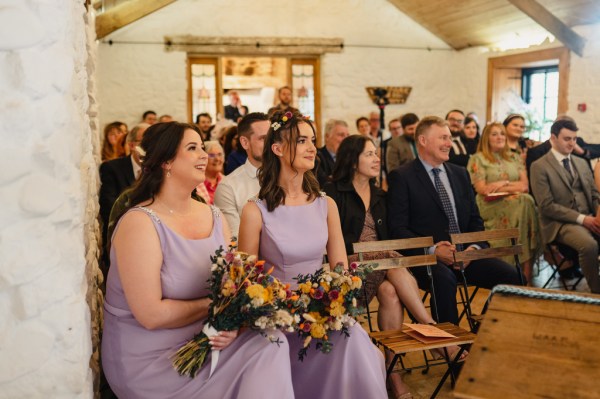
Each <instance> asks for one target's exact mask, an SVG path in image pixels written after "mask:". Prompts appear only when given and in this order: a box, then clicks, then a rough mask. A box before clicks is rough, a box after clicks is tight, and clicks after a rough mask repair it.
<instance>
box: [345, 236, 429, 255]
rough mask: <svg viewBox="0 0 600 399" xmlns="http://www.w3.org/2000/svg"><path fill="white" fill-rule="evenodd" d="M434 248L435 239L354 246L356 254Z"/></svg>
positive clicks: (374, 242)
mask: <svg viewBox="0 0 600 399" xmlns="http://www.w3.org/2000/svg"><path fill="white" fill-rule="evenodd" d="M431 246H433V237H415V238H403V239H399V240H384V241H366V242H355V243H354V244H352V247H353V248H354V253H359V252H379V251H402V250H405V249H414V248H427V247H431Z"/></svg>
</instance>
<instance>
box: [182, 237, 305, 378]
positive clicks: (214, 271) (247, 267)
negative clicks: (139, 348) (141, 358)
mask: <svg viewBox="0 0 600 399" xmlns="http://www.w3.org/2000/svg"><path fill="white" fill-rule="evenodd" d="M211 260H212V262H213V264H212V267H211V277H210V280H209V285H210V294H209V298H210V299H212V302H211V304H210V307H209V310H208V317H207V321H206V324H205V326H204V328H203V330H202V331H201V332H200V333H198V334H197V335H196V336H194V338H192V339H191V340H190V341H189V342H187V343H186V344H185V345H183V346H182V347H181V348H179V350H178V351H177V352H176V353H175V354H174V355H173V356H172V358H173V367H174V368H175V369H176V370H177V371H178V372H179V374H181V375H189V376H190V377H194V376H196V374H197V373H198V371H199V370H200V368H201V367H202V365H203V364H204V362H205V360H206V358H207V355H208V353H209V352H210V351H211V346H210V343H209V336H213V335H215V334H216V333H217V332H218V331H232V330H239V329H240V328H242V327H247V328H250V329H254V330H258V331H259V332H260V333H261V334H262V335H264V336H265V337H267V338H269V339H270V340H271V341H272V342H276V343H279V341H278V340H277V339H276V338H275V337H272V336H271V335H269V334H268V333H267V332H265V331H267V330H271V329H283V330H285V331H290V330H293V325H294V324H295V323H297V322H299V321H300V318H299V316H293V315H292V314H290V312H289V310H288V306H287V301H288V300H289V298H290V297H291V296H292V291H291V290H290V288H289V285H285V284H283V283H282V282H281V281H279V280H278V279H276V278H274V277H273V276H271V271H272V269H271V270H269V271H268V272H264V270H263V268H264V261H257V259H256V256H248V255H247V254H244V253H241V252H236V251H235V246H230V247H229V249H228V250H227V251H225V250H224V249H223V248H219V249H218V250H217V251H216V254H215V256H211ZM218 358H219V351H213V355H212V356H211V371H210V374H212V372H213V370H214V368H215V367H216V365H217V363H218Z"/></svg>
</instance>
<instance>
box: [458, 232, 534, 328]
mask: <svg viewBox="0 0 600 399" xmlns="http://www.w3.org/2000/svg"><path fill="white" fill-rule="evenodd" d="M518 239H519V229H504V230H487V231H477V232H473V233H460V234H450V240H451V242H452V244H454V245H464V244H469V243H474V242H480V241H496V240H509V241H510V244H508V245H502V246H496V247H489V248H483V249H479V250H476V251H464V250H463V251H456V252H455V253H454V263H455V264H457V265H458V266H459V270H460V274H461V278H462V289H461V287H459V293H460V296H461V299H462V302H463V305H464V308H463V312H462V313H461V315H460V317H459V319H461V318H462V317H463V316H464V315H465V314H466V316H467V319H468V321H469V326H470V327H471V330H472V331H475V330H476V327H477V324H478V322H477V320H475V319H476V318H474V316H473V313H472V311H471V302H472V301H473V298H475V295H476V294H477V291H478V290H479V287H477V286H476V287H475V290H474V291H473V293H472V294H471V296H469V291H468V283H467V278H466V277H465V270H464V267H463V265H464V262H465V261H474V260H479V259H489V258H498V257H502V256H514V260H515V265H516V267H517V271H518V273H519V278H520V280H521V284H522V285H525V282H524V279H523V272H522V270H521V263H520V262H519V254H521V252H522V246H521V244H518ZM485 306H487V303H486V305H485ZM484 311H485V307H484ZM477 319H478V320H480V318H477Z"/></svg>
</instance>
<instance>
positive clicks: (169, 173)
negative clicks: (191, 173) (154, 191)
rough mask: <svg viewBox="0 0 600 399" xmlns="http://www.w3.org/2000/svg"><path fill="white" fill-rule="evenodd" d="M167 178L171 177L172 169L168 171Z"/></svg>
mask: <svg viewBox="0 0 600 399" xmlns="http://www.w3.org/2000/svg"><path fill="white" fill-rule="evenodd" d="M167 177H171V169H169V170H167Z"/></svg>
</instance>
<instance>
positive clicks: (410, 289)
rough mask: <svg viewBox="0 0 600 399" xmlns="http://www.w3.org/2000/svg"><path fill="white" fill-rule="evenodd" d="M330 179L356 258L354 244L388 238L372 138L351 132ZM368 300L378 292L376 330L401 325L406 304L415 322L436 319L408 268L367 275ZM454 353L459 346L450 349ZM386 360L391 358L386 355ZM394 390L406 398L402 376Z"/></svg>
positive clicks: (396, 379) (385, 254)
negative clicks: (377, 182) (428, 308)
mask: <svg viewBox="0 0 600 399" xmlns="http://www.w3.org/2000/svg"><path fill="white" fill-rule="evenodd" d="M336 159H337V161H336V164H335V167H334V169H333V175H332V181H331V182H330V183H328V184H326V185H325V192H326V193H327V195H329V196H330V197H331V198H333V200H334V201H335V202H336V204H337V206H338V210H339V213H340V220H341V222H342V233H343V235H344V243H345V245H346V251H347V253H348V254H350V255H349V257H348V261H349V262H351V261H357V260H358V257H357V255H355V254H353V249H352V244H353V243H355V242H361V241H376V240H387V239H388V238H389V237H388V231H387V221H386V201H385V192H384V191H383V190H381V189H380V188H378V187H377V186H375V178H376V177H377V176H379V169H380V168H381V162H380V160H379V157H378V156H377V149H376V148H375V145H374V144H373V141H372V140H371V139H370V138H368V137H366V136H362V135H353V136H349V137H347V138H346V139H344V141H342V144H340V147H339V149H338V152H337V156H336ZM366 255H367V254H365V258H364V260H374V259H382V258H391V257H399V256H401V255H400V254H398V253H397V252H394V251H387V252H380V253H369V254H368V255H369V256H368V258H367V256H366ZM367 291H368V292H369V295H368V301H370V300H371V299H372V298H373V296H375V295H377V299H378V301H379V311H378V313H377V324H378V325H379V329H380V330H398V329H401V328H402V322H403V315H404V307H405V306H406V307H407V308H408V310H409V311H410V313H411V314H412V315H413V316H414V317H415V318H416V319H417V321H418V322H419V323H435V321H434V320H433V318H432V317H431V315H430V314H429V312H427V310H426V309H425V306H424V305H423V302H422V301H421V296H420V292H419V288H418V287H417V283H416V281H415V279H414V277H413V276H412V275H411V274H410V272H409V271H408V269H405V268H398V269H390V270H381V271H377V270H376V271H375V272H373V273H371V274H370V275H369V277H368V278H367ZM448 349H449V353H450V355H451V356H452V355H453V354H454V353H456V351H457V350H458V347H450V348H448ZM386 357H387V360H388V362H389V361H390V360H391V357H389V356H387V355H386ZM390 379H391V381H390V383H391V385H392V389H393V391H394V394H395V396H396V397H397V398H402V399H404V398H410V397H412V396H410V392H409V391H408V387H407V386H406V385H405V384H404V383H403V382H402V380H401V378H400V375H398V374H396V373H393V374H392V375H391V377H390Z"/></svg>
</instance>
